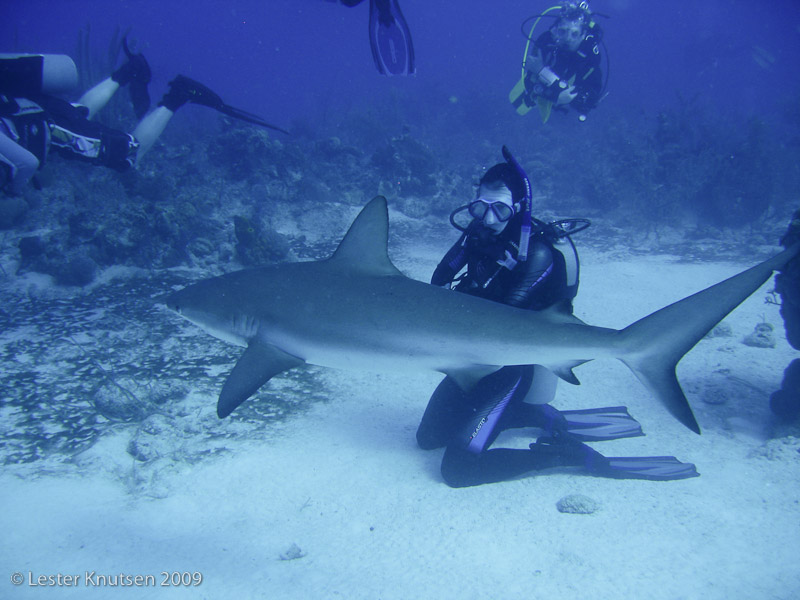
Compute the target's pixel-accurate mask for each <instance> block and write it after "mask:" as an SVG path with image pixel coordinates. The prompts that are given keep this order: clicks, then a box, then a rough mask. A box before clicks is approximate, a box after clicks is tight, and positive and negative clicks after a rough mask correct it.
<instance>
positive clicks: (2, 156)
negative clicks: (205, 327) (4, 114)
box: [0, 131, 39, 194]
mask: <svg viewBox="0 0 800 600" xmlns="http://www.w3.org/2000/svg"><path fill="white" fill-rule="evenodd" d="M0 162H3V163H5V164H7V165H8V167H9V171H10V173H11V180H10V185H9V188H10V189H9V192H11V193H12V194H16V193H19V192H21V191H22V186H24V185H25V184H26V183H28V181H29V180H30V178H31V177H33V174H34V173H35V172H36V169H38V168H39V159H38V158H36V156H35V155H34V154H33V153H32V152H30V151H28V150H26V149H25V148H23V147H22V146H20V145H19V144H18V143H17V142H15V141H14V140H12V139H11V138H10V137H8V136H7V135H6V134H5V133H3V132H2V131H0Z"/></svg>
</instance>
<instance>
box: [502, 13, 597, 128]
mask: <svg viewBox="0 0 800 600" xmlns="http://www.w3.org/2000/svg"><path fill="white" fill-rule="evenodd" d="M556 10H557V11H558V13H557V15H556V20H555V22H554V23H553V25H552V26H551V27H550V29H548V30H547V31H545V32H544V33H542V34H541V35H540V36H539V37H538V38H537V39H536V41H535V42H533V31H534V30H535V29H536V25H537V24H538V23H539V20H541V19H542V17H545V16H551V15H548V14H547V13H549V12H550V11H556ZM594 17H595V15H594V14H593V13H592V12H591V11H590V10H589V3H588V2H566V3H564V4H563V5H560V6H553V7H551V8H548V9H547V10H546V11H544V12H543V13H542V14H540V15H537V18H536V21H535V22H534V24H533V26H532V27H531V29H530V31H529V32H528V33H527V34H526V36H525V37H526V38H527V40H528V41H527V44H526V45H525V55H524V57H523V60H522V76H521V78H520V80H519V81H518V82H517V84H516V85H515V86H514V88H513V89H512V90H511V92H510V93H509V95H508V99H509V101H510V102H511V104H513V105H514V107H515V108H516V110H517V113H519V114H520V115H524V114H527V113H528V111H530V110H531V109H532V108H533V107H534V106H536V107H538V108H539V114H540V116H541V118H542V122H543V123H546V122H547V121H548V119H549V118H550V114H551V112H552V110H553V108H554V107H555V108H556V110H561V111H563V112H567V107H570V108H572V109H574V110H575V111H577V112H578V118H579V119H580V120H581V121H585V120H586V115H587V113H588V112H589V111H590V110H591V109H593V108H595V107H596V106H597V103H598V102H600V100H601V99H602V98H603V97H604V96H605V89H606V86H607V83H608V52H606V50H605V44H603V31H602V29H601V28H600V26H599V25H598V24H597V22H596V21H595V19H594ZM531 18H533V17H531ZM528 20H530V19H528ZM527 22H528V21H527V20H526V23H527ZM524 27H525V23H523V31H524ZM531 42H533V44H531ZM601 45H602V46H603V54H604V55H605V56H606V78H605V80H604V79H603V74H602V70H601V68H600V62H601V58H600V57H601V52H600V46H601Z"/></svg>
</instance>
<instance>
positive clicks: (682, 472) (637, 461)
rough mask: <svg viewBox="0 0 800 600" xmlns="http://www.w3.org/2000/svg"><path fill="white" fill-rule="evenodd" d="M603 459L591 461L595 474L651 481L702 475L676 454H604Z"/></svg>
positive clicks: (589, 468)
mask: <svg viewBox="0 0 800 600" xmlns="http://www.w3.org/2000/svg"><path fill="white" fill-rule="evenodd" d="M597 456H599V457H601V458H602V460H598V461H596V462H590V463H589V464H587V468H588V470H589V472H590V473H592V474H593V475H599V476H600V477H613V478H614V479H649V480H650V481H672V480H675V479H688V478H689V477H700V473H698V472H697V467H695V466H694V465H693V464H692V463H684V462H681V461H679V460H678V459H677V458H675V457H674V456H619V457H614V456H602V455H601V454H597Z"/></svg>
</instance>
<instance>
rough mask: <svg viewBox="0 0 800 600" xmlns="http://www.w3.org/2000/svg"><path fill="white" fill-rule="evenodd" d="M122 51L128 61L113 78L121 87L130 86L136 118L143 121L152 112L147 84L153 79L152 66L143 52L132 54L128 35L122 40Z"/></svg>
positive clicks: (114, 73) (129, 90)
mask: <svg viewBox="0 0 800 600" xmlns="http://www.w3.org/2000/svg"><path fill="white" fill-rule="evenodd" d="M122 50H123V51H124V52H125V56H126V57H127V58H128V61H127V62H126V63H125V64H124V65H122V66H121V67H120V68H119V69H117V70H116V71H114V72H113V73H112V74H111V78H112V79H113V80H114V81H116V82H117V83H119V84H120V85H121V86H125V85H127V86H128V92H129V93H130V96H131V103H132V104H133V110H134V112H135V113H136V118H137V119H141V118H142V117H144V115H145V114H147V111H148V110H150V93H149V92H148V91H147V84H149V83H150V79H151V78H152V74H151V72H150V65H149V64H148V63H147V59H145V57H144V56H143V55H142V53H141V52H138V53H136V54H134V53H133V52H131V50H130V48H129V47H128V36H127V35H125V37H123V38H122Z"/></svg>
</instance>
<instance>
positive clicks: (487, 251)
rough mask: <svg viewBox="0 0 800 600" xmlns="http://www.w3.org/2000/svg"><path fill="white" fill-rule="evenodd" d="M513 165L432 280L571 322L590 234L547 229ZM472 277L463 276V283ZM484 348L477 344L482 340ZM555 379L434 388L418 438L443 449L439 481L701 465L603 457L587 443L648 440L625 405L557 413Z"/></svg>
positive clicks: (504, 169) (494, 183)
mask: <svg viewBox="0 0 800 600" xmlns="http://www.w3.org/2000/svg"><path fill="white" fill-rule="evenodd" d="M503 156H504V158H505V159H506V162H504V163H500V164H497V165H495V166H493V167H492V168H490V169H489V170H488V171H487V172H486V174H485V175H484V176H483V178H482V179H481V181H480V185H479V187H478V193H477V197H476V199H475V200H474V201H472V202H471V203H470V204H469V205H468V206H466V207H461V208H459V209H457V210H456V211H454V213H453V215H451V222H452V223H453V224H454V225H456V226H458V225H457V223H456V221H455V218H454V217H455V215H456V214H457V213H458V212H460V211H462V210H468V211H469V214H470V215H471V216H472V217H473V220H472V221H471V222H470V223H469V225H468V226H467V227H466V228H463V229H462V228H461V227H459V229H462V230H463V234H462V235H461V237H460V238H459V240H458V241H457V242H456V243H455V245H454V246H453V247H452V248H451V249H450V250H449V251H448V252H447V254H446V255H445V256H444V258H443V259H442V261H441V262H440V263H439V265H438V267H437V268H436V270H435V271H434V274H433V277H432V279H431V283H432V284H433V285H438V286H443V287H451V286H452V285H453V284H455V285H454V289H455V290H456V292H460V293H465V294H471V295H474V296H480V297H482V298H486V299H489V300H493V301H496V302H502V303H504V304H508V305H510V306H515V307H518V308H521V309H524V310H552V311H557V312H559V313H561V314H562V315H563V318H564V319H565V320H570V319H574V317H572V300H573V299H574V298H575V295H576V294H577V291H578V255H577V252H576V250H575V246H574V245H573V243H572V239H571V238H570V235H571V234H573V233H576V232H577V231H579V230H581V229H583V228H585V227H587V226H588V221H585V220H581V219H572V220H566V221H559V222H556V223H552V224H547V223H544V222H542V221H539V220H537V219H534V218H533V217H532V216H531V214H530V197H531V194H530V182H529V181H528V178H527V176H526V175H525V173H524V171H523V170H522V168H521V167H520V165H519V163H517V161H516V160H514V158H513V157H512V156H511V154H510V153H509V152H508V149H507V148H505V147H504V148H503ZM464 268H466V271H465V272H464V273H463V274H461V275H459V273H461V271H462V270H463V269H464ZM476 343H480V340H476ZM556 382H557V378H556V376H555V375H554V374H552V373H551V372H550V371H549V370H548V369H546V368H545V367H542V366H540V365H515V366H506V367H503V368H501V369H499V370H498V371H495V372H494V373H492V374H490V375H488V376H486V377H484V378H483V379H481V380H480V381H478V383H477V385H475V387H474V388H473V389H471V390H469V391H467V392H464V391H462V390H461V388H460V387H459V386H458V384H457V383H456V382H455V381H454V380H453V379H452V378H450V377H446V378H445V379H444V380H443V381H442V383H441V384H440V385H439V387H437V389H436V391H435V392H434V393H433V396H432V397H431V399H430V402H429V403H428V407H427V408H426V410H425V414H424V416H423V417H422V422H421V423H420V426H419V429H418V430H417V442H418V444H419V446H420V447H421V448H423V449H426V450H432V449H435V448H441V447H446V450H445V453H444V457H443V459H442V477H443V478H444V480H445V482H446V483H447V484H448V485H450V486H453V487H463V486H471V485H479V484H482V483H492V482H497V481H503V480H506V479H510V478H512V477H517V476H520V475H523V474H526V473H529V472H531V471H536V470H541V469H546V468H549V467H561V466H578V467H584V468H585V469H586V470H588V472H589V473H592V474H595V475H601V476H606V477H616V478H637V479H661V480H666V479H684V478H687V477H693V476H696V475H697V471H696V470H695V467H694V465H692V464H687V463H681V462H679V461H678V460H677V459H675V458H674V457H646V458H627V457H626V458H606V457H604V456H602V455H601V454H599V453H598V452H596V451H594V450H593V449H591V448H590V447H589V446H587V445H586V444H584V443H583V442H584V441H602V440H612V439H618V438H624V437H633V436H639V435H644V434H643V433H642V430H641V427H640V426H639V423H638V422H636V420H635V419H633V418H632V417H631V416H630V415H629V414H628V411H627V409H626V408H625V407H624V406H616V407H610V408H599V409H590V410H575V411H559V410H556V409H555V408H553V407H552V406H550V405H549V404H548V403H549V402H550V401H551V400H552V399H553V397H554V394H555V388H556ZM522 427H535V428H539V429H543V430H544V435H542V436H541V437H539V439H538V441H537V442H535V443H533V444H531V445H530V447H529V449H527V450H526V449H512V448H496V449H489V448H490V446H491V445H492V443H493V442H494V441H495V439H496V438H497V436H498V434H499V433H500V432H501V431H503V430H505V429H511V428H522Z"/></svg>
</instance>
